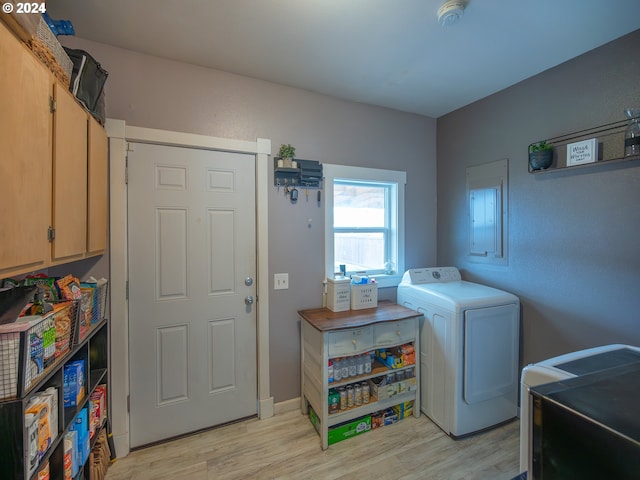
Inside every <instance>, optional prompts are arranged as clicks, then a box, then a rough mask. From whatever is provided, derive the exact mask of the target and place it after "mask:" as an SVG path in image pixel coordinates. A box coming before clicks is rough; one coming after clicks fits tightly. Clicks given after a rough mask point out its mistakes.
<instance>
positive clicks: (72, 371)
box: [63, 360, 85, 408]
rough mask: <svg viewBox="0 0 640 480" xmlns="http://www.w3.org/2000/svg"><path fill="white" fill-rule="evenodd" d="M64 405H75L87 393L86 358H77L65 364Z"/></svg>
mask: <svg viewBox="0 0 640 480" xmlns="http://www.w3.org/2000/svg"><path fill="white" fill-rule="evenodd" d="M63 380H64V407H65V408H67V407H75V406H76V405H78V404H79V403H80V402H81V401H82V399H83V398H84V394H85V387H84V385H85V383H84V360H76V361H74V362H70V363H68V364H66V365H65V366H64V378H63Z"/></svg>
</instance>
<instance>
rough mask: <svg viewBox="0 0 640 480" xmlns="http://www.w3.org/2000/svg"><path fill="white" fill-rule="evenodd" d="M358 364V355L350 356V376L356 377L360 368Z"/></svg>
mask: <svg viewBox="0 0 640 480" xmlns="http://www.w3.org/2000/svg"><path fill="white" fill-rule="evenodd" d="M357 368H358V367H357V366H356V357H349V377H355V376H356V374H357V372H358V370H357Z"/></svg>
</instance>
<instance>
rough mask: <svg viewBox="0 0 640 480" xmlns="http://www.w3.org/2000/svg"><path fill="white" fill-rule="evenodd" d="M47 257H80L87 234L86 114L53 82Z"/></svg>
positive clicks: (64, 90)
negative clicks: (50, 234)
mask: <svg viewBox="0 0 640 480" xmlns="http://www.w3.org/2000/svg"><path fill="white" fill-rule="evenodd" d="M54 95H55V96H54V98H55V105H56V106H55V112H54V113H53V218H52V226H53V229H54V235H55V236H54V238H53V241H52V242H51V260H52V261H54V262H56V261H60V260H64V261H70V260H74V259H75V258H81V257H82V255H83V254H84V252H85V250H86V238H87V237H86V235H87V233H86V232H87V114H86V112H85V111H84V110H83V109H81V108H79V106H78V104H77V103H76V100H75V99H74V98H73V96H72V95H71V94H70V93H69V92H68V91H67V90H66V89H64V87H62V86H61V85H59V84H57V83H56V84H55V85H54Z"/></svg>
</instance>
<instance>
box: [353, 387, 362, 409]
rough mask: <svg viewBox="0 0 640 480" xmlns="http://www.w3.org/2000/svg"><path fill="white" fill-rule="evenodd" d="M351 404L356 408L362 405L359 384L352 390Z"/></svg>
mask: <svg viewBox="0 0 640 480" xmlns="http://www.w3.org/2000/svg"><path fill="white" fill-rule="evenodd" d="M353 404H354V405H355V406H356V407H359V406H360V405H362V385H360V384H359V383H357V384H356V386H355V387H354V388H353Z"/></svg>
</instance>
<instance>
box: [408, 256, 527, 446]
mask: <svg viewBox="0 0 640 480" xmlns="http://www.w3.org/2000/svg"><path fill="white" fill-rule="evenodd" d="M397 302H398V304H400V305H404V306H406V307H408V308H411V309H413V310H416V311H418V312H420V313H422V314H423V315H424V321H422V323H421V326H420V332H421V333H420V349H421V353H420V357H421V358H420V362H421V363H420V371H421V389H422V391H421V409H422V411H423V412H424V413H425V414H426V415H427V416H428V417H429V418H430V419H431V420H433V421H434V422H435V423H436V424H437V425H438V426H439V427H440V428H441V429H442V430H444V431H445V432H446V433H447V434H448V435H450V436H452V437H454V438H456V437H461V436H464V435H468V434H471V433H475V432H478V431H480V430H484V429H486V428H489V427H492V426H495V425H497V424H500V423H502V422H506V421H508V420H511V419H513V418H515V417H517V415H518V385H519V381H518V380H519V332H520V301H519V300H518V297H516V296H515V295H512V294H510V293H507V292H503V291H501V290H498V289H495V288H491V287H488V286H485V285H479V284H477V283H472V282H467V281H464V280H462V277H461V276H460V272H459V270H458V269H457V268H455V267H434V268H419V269H412V270H408V271H407V272H405V274H404V276H403V277H402V282H401V283H400V285H398V297H397Z"/></svg>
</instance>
